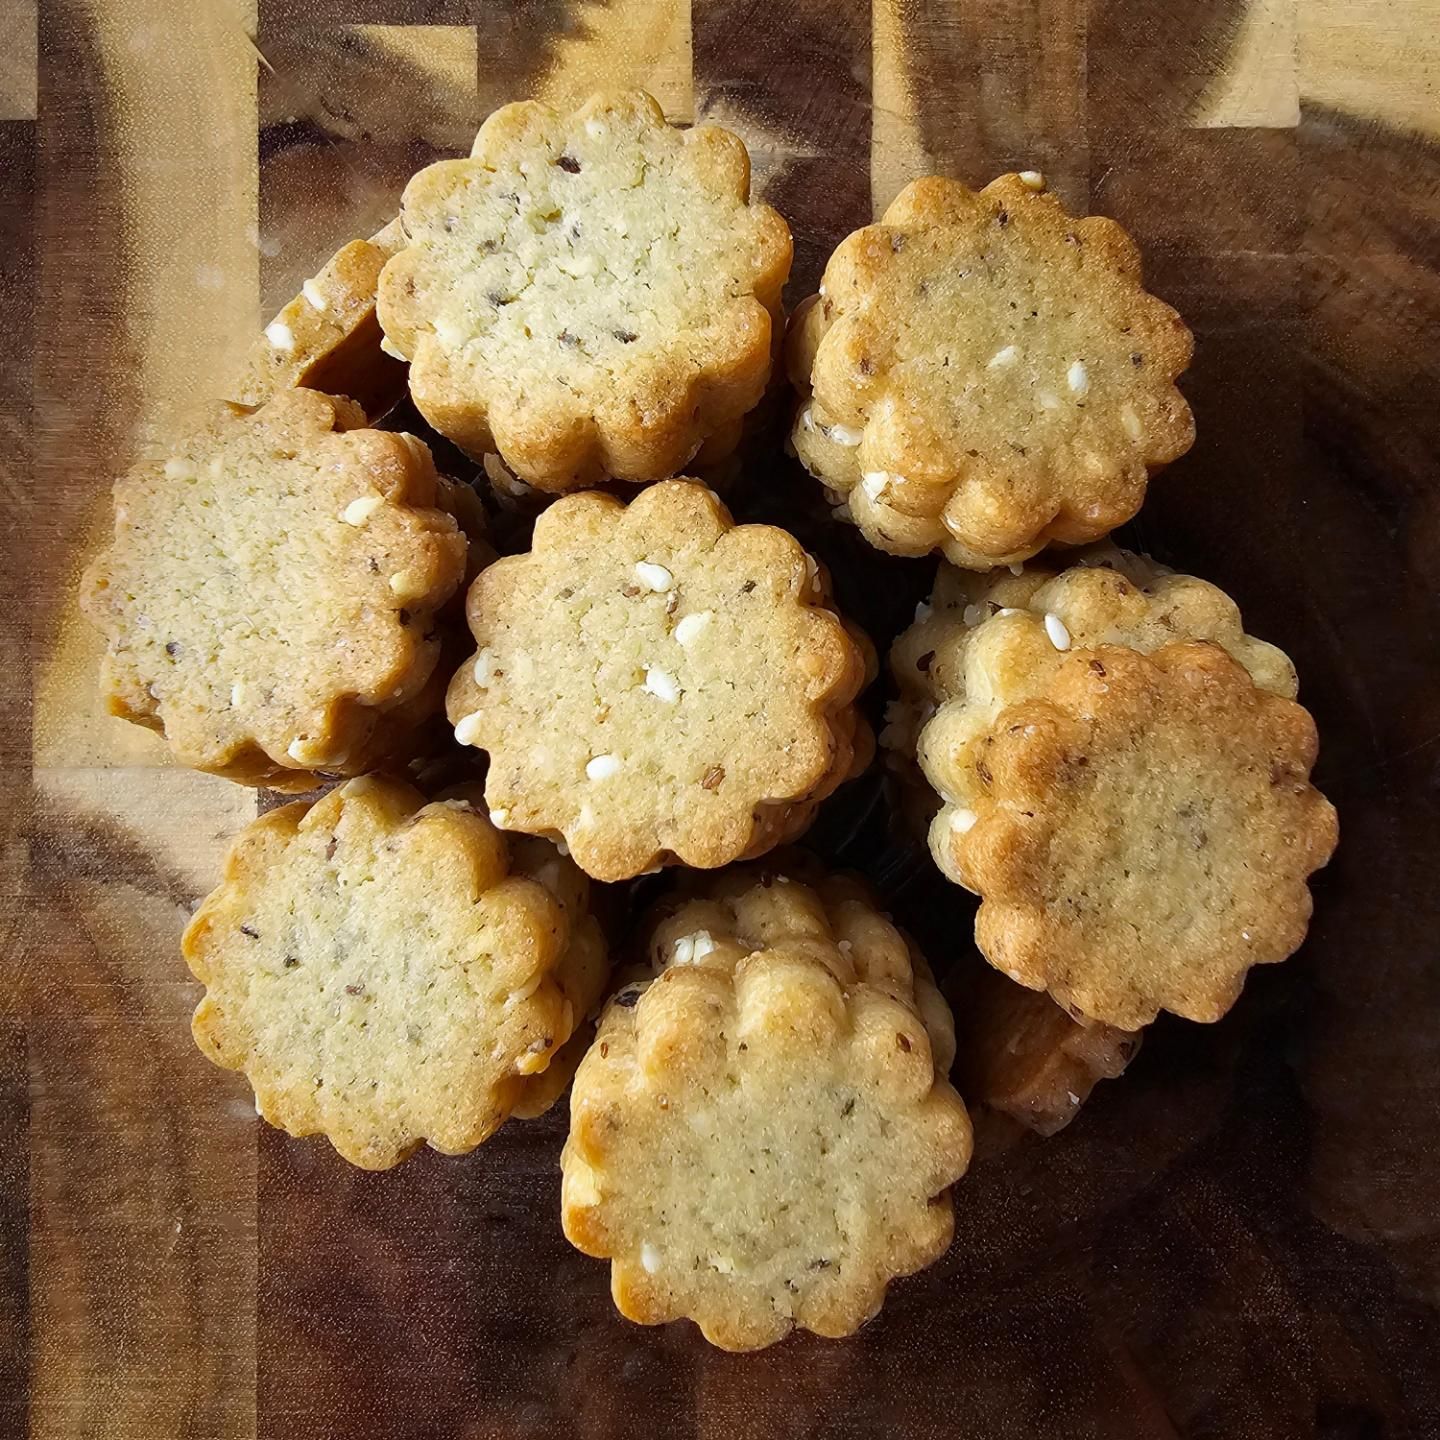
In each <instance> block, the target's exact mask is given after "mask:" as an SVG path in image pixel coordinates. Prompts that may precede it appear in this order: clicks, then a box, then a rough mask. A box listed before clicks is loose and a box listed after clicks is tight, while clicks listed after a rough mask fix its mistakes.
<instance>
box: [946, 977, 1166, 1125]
mask: <svg viewBox="0 0 1440 1440" xmlns="http://www.w3.org/2000/svg"><path fill="white" fill-rule="evenodd" d="M946 994H947V996H948V997H949V998H950V1000H951V1003H952V1005H953V1006H954V1012H955V1029H956V1036H957V1039H956V1050H957V1052H958V1060H957V1065H956V1084H957V1086H958V1087H959V1090H960V1093H961V1094H962V1095H963V1096H964V1097H965V1103H966V1104H967V1105H969V1106H970V1108H971V1111H972V1113H973V1112H974V1111H976V1110H977V1109H978V1110H980V1111H985V1112H989V1113H991V1114H994V1115H1000V1116H1004V1117H1006V1119H1007V1120H1009V1121H1013V1122H1015V1123H1016V1124H1017V1125H1019V1126H1023V1127H1024V1128H1025V1129H1027V1130H1033V1131H1035V1132H1036V1133H1037V1134H1039V1135H1054V1134H1057V1133H1058V1132H1059V1131H1061V1130H1063V1129H1064V1128H1065V1127H1066V1126H1067V1125H1068V1124H1069V1123H1070V1122H1071V1121H1072V1120H1073V1119H1074V1118H1075V1116H1076V1115H1077V1114H1079V1112H1080V1107H1081V1106H1082V1105H1083V1104H1084V1103H1085V1101H1086V1100H1087V1099H1088V1098H1089V1096H1090V1092H1091V1091H1092V1090H1093V1089H1094V1088H1095V1086H1096V1085H1097V1084H1098V1083H1099V1082H1100V1081H1101V1080H1113V1079H1115V1078H1116V1076H1118V1075H1120V1074H1122V1073H1123V1072H1124V1070H1125V1067H1126V1066H1127V1065H1128V1064H1129V1063H1130V1061H1131V1060H1133V1059H1134V1058H1135V1054H1136V1052H1137V1051H1138V1050H1139V1048H1140V1041H1141V1038H1142V1035H1141V1032H1138V1031H1132V1030H1117V1029H1116V1028H1115V1027H1114V1026H1113V1025H1102V1024H1100V1023H1099V1022H1098V1021H1092V1020H1086V1019H1085V1018H1084V1017H1083V1016H1082V1017H1081V1018H1079V1019H1075V1018H1074V1017H1072V1016H1070V1015H1068V1014H1067V1013H1066V1012H1065V1011H1064V1010H1063V1009H1061V1007H1060V1006H1059V1005H1057V1004H1056V1003H1055V1001H1054V1000H1052V999H1051V998H1050V997H1049V996H1048V995H1046V994H1045V993H1044V992H1043V991H1038V990H1028V989H1026V987H1025V986H1023V985H1017V984H1016V983H1015V982H1014V981H1013V980H1010V979H1008V978H1007V977H1006V976H1004V975H1002V974H1001V973H1000V972H999V971H998V970H992V969H991V968H990V967H989V966H987V965H983V964H981V963H980V962H979V961H978V960H977V961H975V962H974V963H973V964H970V965H965V966H964V967H963V978H960V979H958V981H954V980H952V982H951V983H948V984H947V986H946Z"/></svg>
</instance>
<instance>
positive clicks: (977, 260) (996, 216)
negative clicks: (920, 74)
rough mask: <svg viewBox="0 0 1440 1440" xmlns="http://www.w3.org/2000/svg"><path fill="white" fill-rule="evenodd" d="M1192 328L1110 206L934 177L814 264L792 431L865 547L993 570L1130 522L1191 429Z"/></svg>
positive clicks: (1017, 178)
mask: <svg viewBox="0 0 1440 1440" xmlns="http://www.w3.org/2000/svg"><path fill="white" fill-rule="evenodd" d="M1191 347H1192V341H1191V337H1190V332H1189V331H1188V330H1187V329H1186V328H1185V325H1184V323H1183V322H1182V321H1181V319H1180V317H1179V316H1178V315H1177V314H1176V313H1175V312H1174V311H1173V310H1172V309H1171V308H1170V307H1169V306H1168V305H1166V304H1164V303H1163V302H1161V301H1160V300H1157V299H1156V298H1155V297H1154V296H1153V295H1149V294H1147V293H1146V292H1145V290H1144V289H1143V288H1142V285H1141V280H1140V256H1139V252H1138V251H1137V250H1136V248H1135V245H1134V242H1133V241H1132V240H1131V239H1130V237H1129V236H1128V235H1127V234H1126V233H1125V232H1124V231H1123V230H1122V229H1121V228H1120V226H1118V225H1117V224H1116V223H1115V222H1114V221H1113V220H1109V219H1106V218H1105V217H1103V216H1090V217H1087V218H1086V219H1083V220H1081V219H1076V218H1075V217H1073V216H1071V215H1067V214H1066V213H1065V210H1064V209H1063V207H1062V206H1061V205H1060V202H1059V201H1058V200H1057V199H1056V198H1055V197H1054V196H1053V195H1051V194H1050V193H1049V191H1048V190H1047V189H1046V187H1045V182H1044V180H1043V179H1042V177H1041V176H1039V175H1037V174H1035V173H1034V172H1026V173H1024V174H1020V175H1002V176H1001V177H1000V178H999V179H998V180H995V181H992V182H991V183H990V184H989V185H987V186H986V187H985V188H984V189H983V190H981V191H979V192H975V191H972V190H969V189H967V188H966V187H965V186H964V185H962V184H960V182H959V181H956V180H945V179H941V178H939V177H936V176H930V177H928V178H926V179H923V180H916V181H914V182H913V183H912V184H910V185H907V186H906V187H905V189H904V190H902V191H901V192H900V194H899V195H898V196H896V198H895V200H894V201H893V202H892V203H891V205H890V207H889V208H888V209H887V210H886V211H885V215H884V218H883V219H882V220H881V221H880V223H879V224H878V225H869V226H866V227H865V229H863V230H857V231H856V232H855V233H854V234H853V235H851V236H850V237H849V238H848V239H847V240H845V241H844V243H843V244H841V246H840V247H839V248H838V249H837V250H836V251H835V253H834V255H832V256H831V257H830V262H829V264H828V265H827V266H826V267H825V278H824V282H823V283H822V285H821V287H820V294H819V295H818V296H815V297H814V298H813V299H812V300H810V301H808V302H807V303H806V304H804V305H802V306H801V307H800V309H799V310H797V311H796V313H795V316H794V319H793V320H792V322H791V330H790V337H789V342H788V365H789V371H790V376H791V379H792V380H793V382H794V383H795V386H796V388H797V389H798V390H799V391H800V392H801V395H802V396H803V397H804V398H803V399H802V401H801V404H800V407H799V409H798V411H797V412H796V417H795V424H794V427H793V428H792V430H791V435H790V438H791V443H792V444H793V446H794V449H795V452H796V454H797V455H798V456H799V457H800V459H801V460H802V461H803V462H804V464H805V467H806V468H807V469H808V470H809V471H810V473H811V474H812V475H814V476H815V477H816V478H817V479H818V480H820V482H821V483H822V484H823V485H825V487H826V488H827V489H828V490H829V491H830V492H831V493H832V495H834V496H835V497H836V498H837V499H838V500H840V501H841V502H843V506H844V509H845V512H846V513H847V514H848V515H849V517H850V518H852V519H853V520H854V521H855V522H856V523H857V524H858V525H859V526H860V529H861V531H862V532H863V533H864V535H865V538H866V539H867V540H869V541H870V543H871V544H872V545H875V546H878V547H879V548H880V549H881V550H886V551H889V552H890V553H891V554H893V555H924V554H926V553H927V552H929V551H931V550H940V551H943V553H944V554H945V556H946V557H947V558H948V559H949V560H951V561H952V562H953V563H954V564H956V565H962V566H966V567H967V568H970V569H975V570H988V569H991V568H993V567H994V566H997V565H1003V564H1008V563H1010V562H1012V561H1015V560H1020V559H1023V558H1024V557H1026V556H1028V555H1033V554H1035V553H1036V551H1038V550H1041V549H1043V548H1044V546H1045V545H1046V544H1048V543H1050V542H1052V541H1060V542H1063V543H1065V544H1070V545H1074V544H1080V543H1082V542H1084V541H1088V540H1098V539H1099V538H1101V537H1102V536H1104V535H1107V534H1108V533H1109V532H1110V531H1111V530H1113V529H1114V528H1115V527H1116V526H1117V525H1120V524H1123V523H1124V522H1125V521H1126V520H1129V519H1130V518H1131V517H1132V516H1133V515H1134V514H1135V513H1136V511H1138V510H1139V508H1140V505H1141V502H1142V501H1143V500H1144V498H1145V487H1146V483H1147V481H1148V479H1149V477H1150V475H1151V474H1153V473H1154V472H1155V471H1156V470H1158V469H1159V468H1160V467H1161V466H1163V465H1165V464H1167V463H1168V462H1170V461H1171V460H1174V459H1175V458H1176V457H1177V456H1180V455H1182V454H1184V452H1185V451H1186V450H1188V449H1189V448H1190V445H1191V442H1192V441H1193V440H1194V436H1195V427H1194V421H1193V420H1192V418H1191V415H1190V409H1189V407H1188V406H1187V405H1186V403H1185V401H1184V399H1183V398H1182V397H1181V395H1180V392H1179V391H1178V390H1177V389H1176V388H1175V383H1174V382H1175V378H1176V376H1178V375H1179V374H1180V372H1181V371H1182V370H1184V369H1185V367H1186V365H1187V364H1188V363H1189V360H1190V353H1191Z"/></svg>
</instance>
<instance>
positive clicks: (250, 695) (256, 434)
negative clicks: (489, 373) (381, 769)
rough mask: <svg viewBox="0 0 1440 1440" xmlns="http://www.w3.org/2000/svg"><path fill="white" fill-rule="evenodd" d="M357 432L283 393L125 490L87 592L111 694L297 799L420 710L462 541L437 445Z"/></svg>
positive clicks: (202, 436)
mask: <svg viewBox="0 0 1440 1440" xmlns="http://www.w3.org/2000/svg"><path fill="white" fill-rule="evenodd" d="M363 425H364V417H363V415H362V414H361V412H360V409H359V407H358V406H357V405H355V404H354V403H353V402H352V401H349V400H341V399H336V398H333V397H331V396H328V395H321V394H319V393H317V392H314V391H309V390H287V391H282V392H280V393H278V394H277V395H275V397H274V398H273V399H271V400H270V401H268V402H267V403H266V404H265V405H263V406H261V407H260V408H258V409H256V410H247V409H244V408H241V407H236V406H221V407H219V409H218V410H217V411H216V413H215V415H214V418H213V420H212V422H211V423H210V425H209V426H208V427H207V428H205V429H203V430H201V431H199V432H196V433H193V434H191V435H189V436H187V437H185V438H184V440H183V441H182V442H181V443H180V444H179V445H177V446H176V447H175V448H174V449H173V451H172V453H171V454H170V455H169V456H168V457H167V458H166V459H165V460H164V461H163V462H153V463H147V464H140V465H136V466H135V467H133V468H132V469H131V471H130V472H129V474H128V475H126V476H125V478H124V479H122V480H120V481H118V482H117V483H116V486H115V527H114V535H113V539H112V541H111V544H110V546H109V548H108V549H107V550H106V551H105V552H104V553H103V554H102V555H101V556H100V557H99V558H98V559H97V560H96V561H95V562H94V563H93V564H92V565H91V567H90V569H89V571H88V572H87V576H86V580H85V588H84V592H83V600H84V604H85V607H86V610H87V611H88V613H89V614H90V616H91V618H92V619H93V620H94V622H95V623H96V625H97V626H98V627H99V628H100V629H101V630H102V631H103V632H104V635H105V638H106V641H107V650H106V654H105V659H104V662H103V665H102V672H101V687H102V690H103V691H104V693H105V695H106V698H107V702H108V704H109V707H110V709H111V711H112V712H113V713H114V714H117V715H121V716H124V717H125V718H126V719H128V720H133V721H136V722H137V723H139V724H142V725H147V726H149V727H150V728H152V729H155V730H159V731H161V732H162V733H163V734H164V735H165V737H166V739H167V740H168V741H169V744H170V748H171V750H172V751H173V753H174V755H175V758H176V759H177V760H179V761H181V762H182V763H184V764H186V765H191V766H194V767H195V768H196V769H200V770H209V771H212V772H213V773H216V774H220V775H226V776H228V777H229V778H231V779H235V780H241V781H244V782H247V783H252V784H268V785H272V786H275V787H276V788H288V789H292V790H303V789H307V788H309V787H310V786H312V785H313V784H314V783H315V780H314V776H315V772H317V771H325V772H338V773H342V774H354V773H357V772H358V771H360V770H363V769H365V768H366V767H367V765H368V764H369V763H370V762H371V759H372V757H375V756H377V755H383V754H385V753H386V752H387V751H388V750H389V749H390V748H391V747H392V746H393V745H394V744H395V743H397V741H398V739H399V736H398V734H397V733H396V732H397V727H399V728H403V727H404V726H407V725H410V724H413V723H414V721H415V720H417V719H419V718H421V717H420V716H419V715H418V714H417V713H416V710H417V702H418V701H419V700H421V699H423V698H424V697H425V696H426V694H427V692H426V689H425V687H426V683H427V681H429V680H430V678H431V676H432V673H433V672H434V669H435V665H436V661H437V658H438V656H439V651H440V635H439V631H438V628H437V626H436V624H435V616H436V612H437V611H438V610H439V608H440V607H441V606H442V605H443V604H444V603H445V602H446V601H447V600H448V599H449V598H450V596H451V595H452V594H453V593H454V592H455V590H456V589H457V587H458V586H459V584H460V580H461V577H462V575H463V573H464V568H465V556H466V542H465V537H464V535H463V534H462V533H461V532H460V530H459V528H458V527H457V525H456V523H455V520H454V519H453V518H452V516H451V515H450V514H449V513H448V512H447V510H446V509H445V508H444V506H445V504H446V502H447V499H448V498H449V497H448V491H446V490H444V489H442V486H441V484H440V481H439V478H438V477H437V475H436V473H435V467H434V464H433V462H432V461H431V458H430V452H429V450H428V448H427V447H426V446H425V445H423V444H422V443H421V442H420V441H418V440H416V439H414V437H412V436H408V435H401V434H391V433H387V432H382V431H378V430H367V429H364V428H362V427H363ZM435 698H436V697H435V696H434V694H433V692H429V700H428V703H430V704H432V705H433V703H434V700H435Z"/></svg>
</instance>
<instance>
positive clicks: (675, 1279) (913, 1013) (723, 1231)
mask: <svg viewBox="0 0 1440 1440" xmlns="http://www.w3.org/2000/svg"><path fill="white" fill-rule="evenodd" d="M808 873H809V872H807V874H808ZM810 878H811V879H812V880H813V882H814V883H813V884H803V883H801V882H799V881H797V880H793V879H790V878H789V877H787V876H786V875H784V874H783V873H778V872H769V871H763V870H757V869H754V868H743V869H740V870H736V871H731V872H729V873H728V874H726V875H724V876H722V877H719V878H717V879H715V880H713V881H710V882H708V883H707V884H705V886H704V887H703V888H702V889H700V890H698V891H697V892H694V893H690V894H685V895H683V896H682V897H681V898H679V899H678V900H677V901H676V902H674V903H673V904H671V905H669V906H668V907H666V908H665V909H664V911H663V912H662V914H661V916H660V917H659V918H658V919H657V920H656V921H655V922H654V923H653V926H652V927H651V929H650V931H649V933H648V936H647V937H646V940H645V944H646V954H647V955H648V958H649V965H648V970H647V975H646V978H641V979H638V980H635V981H632V982H631V983H629V984H627V985H625V986H624V987H623V988H622V989H621V990H620V991H619V992H618V993H617V994H616V995H615V996H614V997H613V998H612V999H611V1001H610V1003H609V1005H608V1006H607V1007H606V1009H605V1011H604V1013H603V1015H602V1017H601V1020H600V1025H599V1029H598V1031H597V1034H596V1039H595V1044H594V1045H593V1047H592V1048H591V1050H590V1052H589V1053H588V1054H587V1055H586V1057H585V1059H584V1060H583V1061H582V1062H581V1065H580V1069H579V1071H578V1072H577V1073H576V1077H575V1084H574V1087H573V1090H572V1093H571V1099H570V1115H571V1122H570V1138H569V1139H568V1141H567V1142H566V1145H565V1150H564V1154H563V1156H562V1159H561V1164H562V1168H563V1171H564V1182H563V1189H562V1200H561V1219H562V1223H563V1224H564V1227H565V1233H566V1235H567V1236H568V1237H569V1239H570V1240H571V1242H572V1243H573V1244H575V1245H576V1246H577V1247H578V1248H580V1249H581V1250H583V1251H585V1253H586V1254H589V1255H595V1256H599V1257H601V1258H603V1259H608V1260H610V1262H611V1291H612V1294H613V1296H614V1299H615V1304H616V1306H617V1307H618V1308H619V1310H620V1313H621V1314H622V1315H625V1316H628V1317H629V1318H630V1319H632V1320H638V1321H641V1322H642V1323H644V1324H659V1323H661V1322H663V1321H666V1320H673V1319H676V1318H679V1317H682V1316H683V1317H686V1318H688V1319H691V1320H693V1321H695V1323H696V1324H697V1325H699V1327H700V1329H701V1331H702V1333H703V1334H704V1335H705V1338H706V1339H707V1340H709V1341H710V1342H711V1343H712V1344H715V1345H719V1346H722V1347H723V1348H725V1349H727V1350H753V1349H758V1348H760V1347H762V1346H765V1345H771V1344H774V1343H775V1341H777V1340H780V1339H783V1338H784V1336H785V1335H786V1334H788V1333H789V1332H790V1331H791V1330H792V1329H795V1328H802V1329H806V1330H811V1331H814V1332H815V1333H816V1334H819V1335H829V1336H841V1335H849V1334H851V1333H853V1332H854V1331H855V1330H856V1329H857V1328H858V1327H859V1326H860V1325H861V1324H863V1323H864V1321H866V1320H867V1319H869V1318H870V1317H871V1316H872V1315H873V1314H875V1312H876V1311H878V1310H879V1308H880V1306H881V1304H882V1302H883V1300H884V1294H885V1287H886V1285H887V1284H888V1283H889V1282H890V1281H891V1280H892V1279H894V1278H896V1277H898V1276H901V1275H907V1274H911V1273H913V1272H914V1271H916V1270H919V1269H921V1268H922V1267H923V1266H925V1265H928V1264H930V1263H931V1262H932V1261H934V1260H936V1259H938V1258H939V1256H940V1255H941V1254H943V1253H944V1251H945V1248H946V1247H947V1245H948V1244H949V1243H950V1236H951V1233H952V1229H953V1224H954V1220H953V1214H952V1210H951V1204H950V1197H949V1193H948V1192H949V1187H950V1186H951V1185H952V1184H954V1182H955V1181H956V1180H958V1179H959V1178H960V1177H961V1175H963V1174H964V1172H965V1169H966V1166H967V1165H968V1163H969V1159H970V1143H971V1141H970V1121H969V1118H968V1116H967V1115H966V1112H965V1107H964V1105H963V1104H962V1102H961V1100H960V1098H959V1096H958V1095H957V1094H956V1093H955V1091H954V1090H953V1089H952V1088H951V1086H950V1084H949V1082H948V1080H947V1079H946V1078H945V1076H946V1073H947V1071H948V1070H949V1067H950V1062H951V1060H952V1058H953V1054H954V1033H953V1030H952V1028H951V1023H950V1016H949V1012H948V1010H947V1009H946V1007H945V1003H944V1001H943V1000H942V999H941V998H940V995H939V993H938V991H936V989H935V987H934V984H933V983H932V981H931V979H930V972H929V970H928V968H927V967H926V965H925V962H924V961H923V960H922V959H921V958H920V957H919V956H918V954H917V953H916V952H915V951H914V950H913V949H912V948H911V946H910V945H909V944H908V943H907V941H906V940H905V938H904V936H902V935H901V934H900V933H899V931H897V930H896V929H895V927H894V926H893V925H892V924H890V923H889V921H887V920H886V919H885V917H884V916H882V915H881V914H880V913H879V912H878V911H877V910H876V909H875V908H874V904H873V902H872V901H871V900H870V898H869V897H868V895H867V894H866V892H865V891H864V889H863V888H862V887H860V886H858V885H856V884H854V883H853V882H849V881H845V880H841V879H835V878H830V877H825V876H817V875H810Z"/></svg>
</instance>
